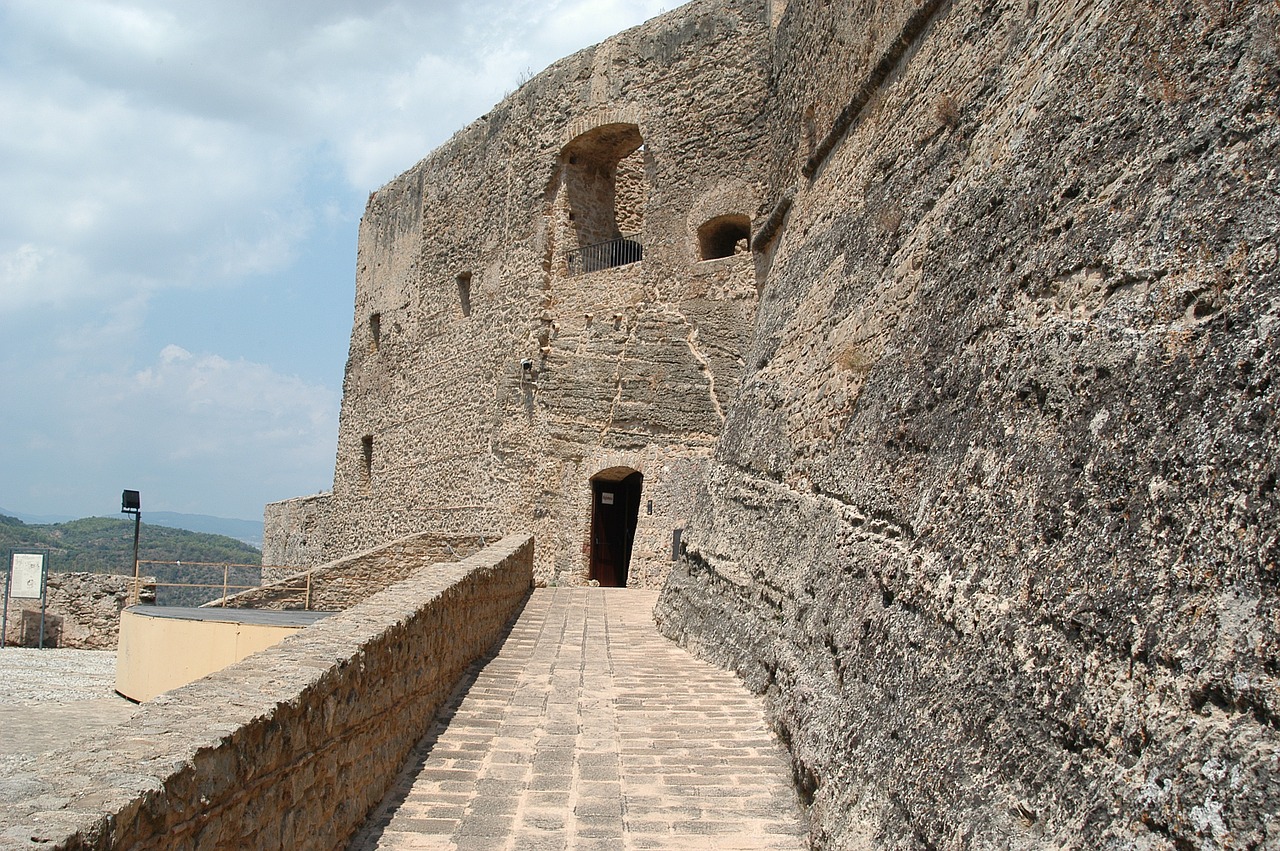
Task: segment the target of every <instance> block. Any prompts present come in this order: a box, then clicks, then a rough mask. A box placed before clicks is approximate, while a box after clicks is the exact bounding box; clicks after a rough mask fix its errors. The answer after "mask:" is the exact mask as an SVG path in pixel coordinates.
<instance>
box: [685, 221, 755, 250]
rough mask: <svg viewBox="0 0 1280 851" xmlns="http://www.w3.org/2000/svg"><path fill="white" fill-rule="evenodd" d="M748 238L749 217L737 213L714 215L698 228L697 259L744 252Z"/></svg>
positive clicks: (749, 233)
mask: <svg viewBox="0 0 1280 851" xmlns="http://www.w3.org/2000/svg"><path fill="white" fill-rule="evenodd" d="M750 240H751V219H749V218H747V217H746V216H743V215H739V214H731V215H727V216H716V217H715V218H714V219H711V220H709V221H706V222H704V223H703V224H702V225H701V226H699V228H698V259H699V260H716V259H719V258H721V257H732V256H733V255H735V254H746V253H747V250H748V249H747V245H748V243H749V242H750Z"/></svg>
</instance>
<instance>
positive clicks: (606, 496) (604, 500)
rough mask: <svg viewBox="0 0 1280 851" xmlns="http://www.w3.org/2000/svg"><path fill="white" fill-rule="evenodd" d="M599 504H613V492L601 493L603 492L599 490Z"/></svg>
mask: <svg viewBox="0 0 1280 851" xmlns="http://www.w3.org/2000/svg"><path fill="white" fill-rule="evenodd" d="M600 504H601V505H613V494H611V493H603V492H601V494H600Z"/></svg>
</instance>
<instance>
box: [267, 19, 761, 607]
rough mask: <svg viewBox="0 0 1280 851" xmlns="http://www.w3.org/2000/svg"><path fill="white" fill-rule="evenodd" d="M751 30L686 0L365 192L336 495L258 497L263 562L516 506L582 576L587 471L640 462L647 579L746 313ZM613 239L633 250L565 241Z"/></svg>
mask: <svg viewBox="0 0 1280 851" xmlns="http://www.w3.org/2000/svg"><path fill="white" fill-rule="evenodd" d="M767 35H768V21H767V15H766V8H765V4H764V3H763V2H734V3H720V2H710V0H699V2H695V3H692V4H690V5H688V6H685V7H683V8H681V9H679V10H677V11H676V12H673V13H671V14H668V15H665V16H662V17H660V18H658V19H655V20H654V21H652V22H650V23H649V24H647V25H645V26H644V27H640V28H636V29H633V30H630V31H628V32H626V33H623V34H621V35H619V36H617V37H615V38H613V39H610V40H609V41H607V42H605V43H603V44H601V45H598V46H596V47H594V48H589V49H587V50H584V51H581V52H580V53H577V54H575V55H573V56H570V57H568V58H567V59H564V60H562V61H560V62H557V63H556V64H555V65H553V66H551V67H550V68H549V69H547V70H546V71H545V72H543V73H542V74H541V75H539V76H538V77H536V78H535V79H534V80H532V81H530V82H528V83H526V84H525V85H524V86H523V87H521V89H520V90H519V91H517V92H516V93H515V94H513V95H511V96H510V97H509V98H507V99H506V100H505V101H503V102H502V103H501V104H499V105H498V106H496V107H494V109H493V110H492V111H491V112H490V113H489V114H488V115H486V116H484V117H482V118H481V119H479V120H478V121H476V122H474V123H473V124H472V125H470V126H469V127H467V128H465V129H463V130H462V131H460V132H459V133H458V134H457V135H456V136H455V137H454V138H453V139H452V140H451V141H450V142H449V143H447V144H446V145H444V146H443V147H441V148H440V149H439V150H437V151H435V152H434V153H432V154H431V155H430V156H429V157H427V158H426V159H424V160H423V161H422V162H420V163H418V164H417V165H416V166H415V167H414V168H412V169H410V170H409V171H408V172H406V173H404V174H403V175H401V176H400V177H398V178H396V179H395V180H394V181H392V182H391V183H390V184H388V185H387V186H384V187H383V188H381V189H379V190H378V191H377V192H375V193H373V194H372V195H371V196H370V199H369V204H368V207H367V209H366V211H365V215H364V218H363V220H362V223H361V227H360V238H359V249H358V259H357V265H358V270H357V275H356V304H355V322H354V327H353V331H352V337H351V353H350V358H349V361H348V365H347V372H346V379H345V383H344V392H343V403H342V413H341V422H340V427H339V429H340V431H339V439H338V457H337V463H336V468H335V474H334V486H333V491H332V492H331V493H328V494H322V495H318V496H314V497H304V498H300V499H294V500H287V501H285V502H282V503H276V504H273V505H271V506H268V509H267V512H266V526H267V534H266V545H265V548H264V559H265V560H266V561H267V562H268V563H272V564H287V565H291V566H296V567H309V566H314V565H316V564H318V563H322V562H324V561H328V560H331V559H333V558H335V557H338V556H340V555H344V554H347V553H350V552H354V551H357V550H361V549H366V548H368V547H369V546H373V545H375V544H378V543H382V542H384V541H387V540H392V539H395V538H399V537H403V536H405V535H408V534H413V533H417V532H420V531H423V530H434V531H438V532H441V533H470V532H475V531H477V530H491V529H508V528H528V529H532V530H533V531H534V532H535V534H536V535H537V538H538V541H539V564H538V575H539V577H540V579H541V580H542V581H555V582H561V583H582V582H586V581H587V580H588V579H589V578H590V560H591V558H592V555H591V545H592V541H591V540H590V539H591V518H592V510H593V507H592V505H593V491H592V479H593V478H600V479H602V480H606V481H614V482H621V480H622V479H623V478H624V477H625V476H627V475H629V474H631V473H632V472H639V473H641V474H642V476H643V482H642V485H641V489H640V492H639V500H640V504H639V505H638V506H636V505H632V506H631V508H632V510H635V509H636V508H638V509H639V510H638V511H637V512H636V513H637V516H636V518H635V521H634V522H635V543H634V550H633V553H632V558H631V562H630V576H629V577H628V584H631V585H638V586H648V587H658V586H659V585H660V584H661V582H662V580H663V579H664V578H665V576H666V573H667V571H668V570H669V568H670V565H671V558H672V552H673V536H674V532H675V530H677V529H682V528H683V527H684V525H685V523H686V521H687V517H688V515H689V513H690V511H691V510H692V505H693V495H694V494H695V493H696V492H697V490H698V482H700V481H701V478H702V475H703V470H704V468H705V465H706V463H707V461H708V459H709V458H710V455H711V448H712V445H713V443H714V440H715V438H716V437H717V436H718V435H719V433H720V429H721V427H722V424H723V418H724V408H725V406H726V405H727V404H728V402H729V400H730V399H731V398H732V396H733V394H734V391H735V388H736V386H737V382H738V377H739V374H740V373H741V369H742V351H743V349H744V348H745V346H746V345H747V343H748V341H749V338H750V333H751V327H752V323H753V320H754V315H755V310H756V286H755V274H754V268H753V265H752V260H751V257H750V255H749V254H748V253H747V252H746V250H745V245H746V237H747V235H748V229H749V222H750V219H751V217H752V216H753V215H754V213H755V211H756V209H757V207H758V206H759V198H758V191H759V187H760V186H761V185H762V182H763V180H764V177H765V166H766V163H765V160H763V159H762V158H761V157H760V155H759V153H760V150H761V147H762V145H763V142H764V140H763V138H762V135H761V134H762V132H763V130H764V126H763V124H761V123H760V121H759V120H758V118H757V117H758V116H759V115H760V114H761V113H762V110H763V109H764V99H765V95H766V91H767V87H766V83H767V70H768V68H767V62H766V57H767V50H766V47H767V43H768V40H767ZM700 227H701V228H703V234H702V237H703V239H702V241H700V238H699V228H700ZM619 236H625V237H634V238H633V239H632V240H631V241H632V242H634V243H636V244H638V246H639V250H642V252H643V255H642V256H643V259H642V260H641V261H640V262H635V263H630V264H626V265H613V264H612V260H613V259H614V258H612V257H611V256H603V257H602V256H594V257H593V256H592V255H590V254H588V255H585V256H583V257H582V258H581V259H580V260H578V259H575V258H574V257H573V256H572V255H573V253H574V252H575V250H577V249H579V248H580V247H581V246H588V245H593V244H596V243H600V242H602V241H605V240H609V239H612V238H615V237H619ZM717 236H718V238H719V241H718V242H717V241H716V237H717ZM704 242H707V243H708V244H706V245H704V244H703V243H704ZM628 248H629V246H622V247H621V248H619V247H617V246H615V247H613V248H609V249H605V251H606V252H608V251H614V250H627V249H628ZM704 254H705V255H707V256H709V257H710V259H707V260H703V259H702V258H703V256H704ZM721 255H723V256H721ZM575 263H580V264H585V271H583V273H582V274H577V275H574V274H573V271H574V264H575ZM619 499H620V501H621V496H619Z"/></svg>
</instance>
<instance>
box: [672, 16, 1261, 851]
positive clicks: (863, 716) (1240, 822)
mask: <svg viewBox="0 0 1280 851" xmlns="http://www.w3.org/2000/svg"><path fill="white" fill-rule="evenodd" d="M1278 26H1280V9H1277V8H1276V7H1275V6H1274V4H1266V3H1237V4H1230V3H1226V4H1224V3H1171V2H1150V3H1139V4H1132V3H1118V2H1048V1H1047V0H1041V2H1038V3H1034V2H1033V3H1026V2H1022V0H1018V2H1016V3H1015V2H992V3H980V4H960V3H954V4H949V3H929V2H925V3H919V4H917V3H915V2H903V3H886V2H880V3H875V4H870V3H858V2H854V3H843V4H840V3H832V4H828V3H824V2H820V0H797V2H793V3H790V4H788V7H787V10H786V14H785V15H784V16H783V17H782V18H781V20H780V23H779V28H778V31H777V33H776V36H775V49H774V54H773V55H774V63H775V65H774V74H773V76H774V79H776V80H777V81H778V90H777V92H776V96H775V97H774V98H772V99H771V100H770V105H771V109H770V119H769V121H770V125H771V131H772V132H771V133H770V134H769V135H770V139H771V140H772V144H773V145H774V146H775V147H774V148H773V151H774V157H773V158H774V159H775V160H776V161H777V162H779V163H781V164H782V167H781V168H779V169H778V170H777V171H776V172H773V173H772V174H771V175H770V181H771V182H770V185H769V188H768V190H767V192H766V193H765V196H766V198H767V201H766V203H767V204H768V205H769V206H770V211H771V212H772V211H773V210H778V211H779V212H778V214H777V215H776V216H774V215H771V214H766V215H762V216H761V217H760V218H761V219H762V220H764V221H766V222H771V223H772V225H773V230H772V231H771V232H764V233H763V234H760V235H758V237H757V239H756V240H755V245H756V247H757V248H758V249H759V251H760V252H761V259H762V268H763V270H764V272H765V275H764V279H763V283H762V291H761V302H760V310H759V314H758V316H757V321H756V327H755V333H754V337H753V341H752V344H751V346H750V347H749V349H748V355H747V358H746V362H747V366H746V370H745V372H744V375H743V379H742V384H741V388H740V390H739V392H738V394H737V396H736V398H735V400H734V402H733V403H732V404H731V405H730V406H729V409H728V410H727V412H726V414H727V422H726V426H725V430H724V434H723V437H722V438H721V440H720V441H719V443H718V444H717V448H716V457H715V461H714V462H713V464H712V465H711V469H710V472H709V474H708V488H707V491H706V493H705V494H704V496H703V498H702V499H701V501H700V503H699V506H698V508H697V510H696V511H695V514H694V517H693V519H692V521H691V523H690V526H689V529H688V532H687V536H686V539H687V542H688V555H687V558H686V559H684V560H683V561H682V562H681V563H680V564H679V565H678V566H677V568H676V569H675V570H674V571H673V573H672V575H671V580H670V582H669V583H668V585H667V587H666V590H665V593H664V597H663V600H662V602H661V603H660V605H659V613H660V620H661V622H662V625H663V627H664V629H665V630H666V631H667V632H668V634H670V635H672V636H675V637H677V638H679V639H680V640H681V641H684V642H685V643H687V644H688V645H689V646H691V647H693V648H694V649H696V650H697V651H698V652H699V653H701V654H703V655H705V656H707V657H709V658H713V659H718V660H720V661H721V662H723V663H725V664H729V665H732V666H734V667H735V668H736V669H738V670H739V671H740V672H741V673H742V674H743V676H744V677H745V678H746V680H747V682H748V683H750V684H751V685H752V686H753V687H754V688H756V689H758V690H760V691H762V692H764V693H765V694H766V695H767V696H768V698H769V700H770V703H771V705H772V707H773V709H772V711H773V714H774V716H775V718H776V720H777V723H778V725H779V728H780V731H781V732H782V734H783V736H784V738H785V739H786V740H787V741H788V742H789V746H790V748H791V751H792V754H793V758H794V760H795V771H796V777H797V781H798V783H799V785H800V788H801V791H802V792H803V793H804V794H805V795H807V796H809V797H810V798H811V800H812V813H811V814H812V816H813V824H814V839H815V844H816V845H818V846H819V847H832V848H845V847H849V848H871V847H874V848H881V849H899V848H900V849H917V848H991V849H997V848H998V849H1007V848H1081V849H1086V848H1088V849H1093V848H1117V849H1118V848H1144V849H1171V850H1172V849H1191V848H1196V849H1218V848H1274V847H1280V817H1278V816H1277V813H1278V812H1280V761H1278V756H1277V754H1278V753H1280V720H1278V719H1280V682H1278V680H1277V677H1278V676H1280V621H1278V617H1280V607H1278V606H1277V584H1276V580H1277V567H1276V559H1277V555H1278V552H1277V541H1278V540H1280V522H1278V520H1277V517H1278V514H1277V508H1278V506H1277V495H1276V490H1275V481H1276V472H1277V471H1276V457H1277V449H1278V448H1280V447H1278V446H1277V444H1278V443H1280V438H1278V436H1277V435H1278V432H1277V429H1276V424H1275V410H1276V404H1277V387H1278V386H1280V384H1278V383H1277V378H1278V377H1280V376H1278V375H1277V360H1276V353H1277V352H1278V351H1280V338H1278V336H1277V329H1280V299H1277V295H1278V294H1280V292H1278V289H1277V283H1278V282H1277V271H1276V260H1277V232H1278V231H1280V199H1278V197H1277V192H1278V187H1280V177H1278V175H1277V170H1276V168H1277V163H1280V156H1278V153H1280V152H1278V151H1277V141H1278V139H1280V129H1278V128H1280V122H1278V121H1277V97H1278V94H1277V93H1278V92H1280V74H1278V73H1277V69H1278V68H1280V62H1278V61H1277V54H1276V49H1277V32H1278ZM806 136H807V137H808V139H806Z"/></svg>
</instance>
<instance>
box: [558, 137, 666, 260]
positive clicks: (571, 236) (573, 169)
mask: <svg viewBox="0 0 1280 851" xmlns="http://www.w3.org/2000/svg"><path fill="white" fill-rule="evenodd" d="M644 154H645V151H644V139H643V138H642V137H641V135H640V128H639V126H637V125H636V124H631V123H621V122H620V123H610V124H603V125H601V126H599V127H595V128H593V129H591V130H588V131H587V132H585V133H582V134H581V135H579V136H576V137H575V138H574V139H573V140H572V141H570V142H569V143H568V144H567V145H565V146H564V148H563V149H562V150H561V152H560V159H561V168H562V183H561V187H562V194H561V199H560V206H561V208H562V211H563V215H564V217H565V222H566V223H567V225H568V234H567V237H568V238H567V239H565V249H566V251H565V254H566V260H567V261H568V271H569V273H570V274H575V273H578V272H593V271H597V270H599V269H607V268H610V267H612V266H621V265H624V264H626V263H634V262H635V261H637V260H640V259H642V258H643V250H644V249H643V236H642V235H643V232H644V205H645V198H646V196H647V194H648V185H647V180H646V178H645V162H644Z"/></svg>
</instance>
